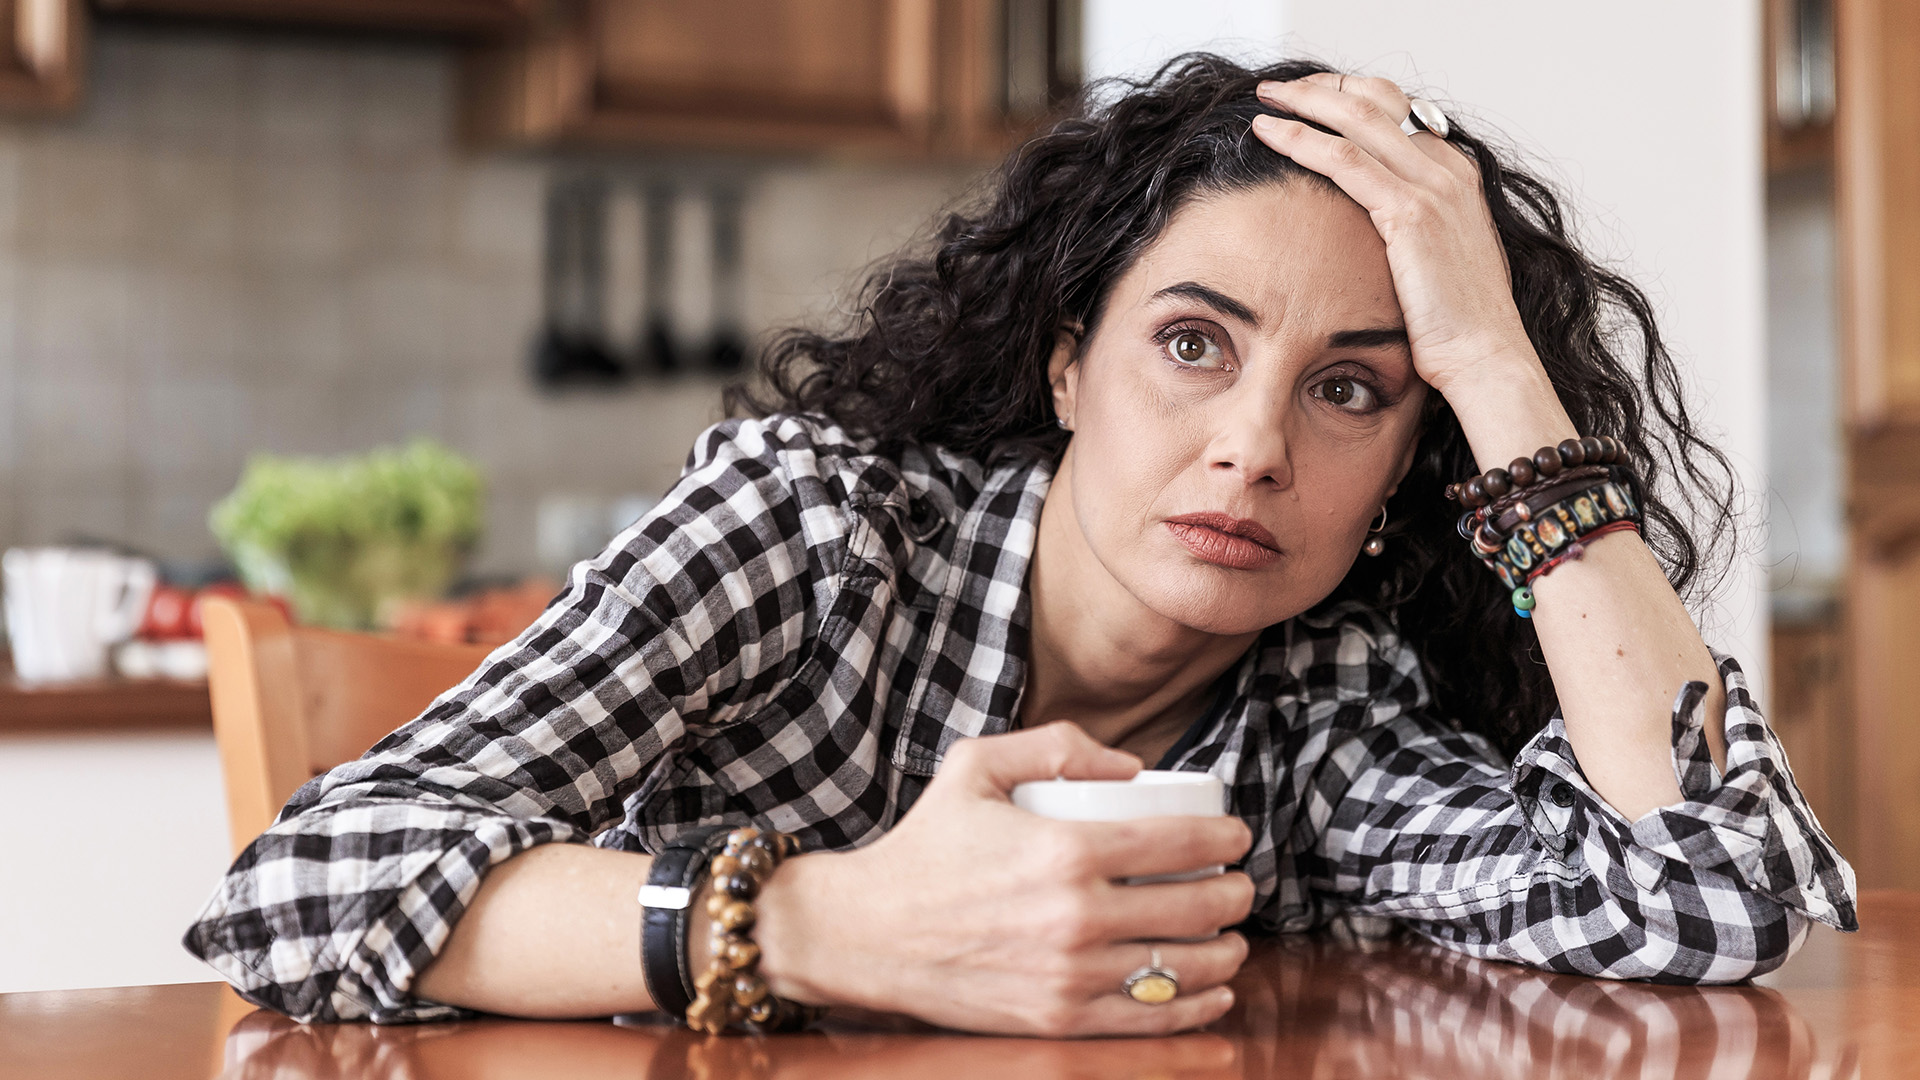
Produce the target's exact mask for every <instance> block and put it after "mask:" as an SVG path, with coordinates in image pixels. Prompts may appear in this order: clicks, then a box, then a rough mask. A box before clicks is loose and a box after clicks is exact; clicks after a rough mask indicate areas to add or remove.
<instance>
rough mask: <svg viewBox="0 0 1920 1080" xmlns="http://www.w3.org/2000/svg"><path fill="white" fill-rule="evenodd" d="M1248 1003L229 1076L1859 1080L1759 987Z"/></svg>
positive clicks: (319, 1032)
mask: <svg viewBox="0 0 1920 1080" xmlns="http://www.w3.org/2000/svg"><path fill="white" fill-rule="evenodd" d="M1235 987H1236V989H1237V990H1238V992H1239V995H1240V1004H1239V1005H1238V1006H1237V1007H1236V1008H1235V1010H1234V1011H1233V1013H1231V1014H1230V1015H1229V1016H1228V1017H1227V1018H1226V1019H1224V1020H1223V1021H1221V1022H1220V1023H1219V1024H1218V1025H1216V1026H1215V1029H1214V1030H1211V1031H1205V1032H1198V1033H1195V1034H1191V1035H1185V1036H1180V1037H1178V1038H1171V1039H1121V1040H1097V1041H1086V1042H1049V1041H1042V1040H1033V1039H1001V1038H982V1037H975V1036H963V1035H954V1034H951V1033H946V1032H939V1031H935V1030H932V1029H929V1028H925V1027H920V1026H917V1025H913V1024H911V1023H909V1022H904V1021H897V1020H889V1019H886V1018H836V1019H835V1020H833V1021H830V1022H829V1024H828V1025H827V1027H826V1028H825V1030H822V1031H819V1032H812V1033H808V1034H804V1035H792V1036H781V1037H777V1038H770V1039H752V1038H738V1039H707V1038H704V1037H698V1036H693V1035H690V1034H688V1033H686V1032H684V1031H680V1030H678V1029H674V1028H668V1027H662V1026H654V1025H639V1026H620V1025H615V1024H610V1023H538V1022H527V1021H511V1020H478V1021H469V1022H464V1023H454V1024H430V1025H419V1026H405V1027H388V1028H381V1027H375V1026H372V1025H368V1024H342V1025H313V1026H306V1025H300V1024H295V1023H293V1022H292V1021H289V1020H287V1019H285V1018H284V1017H280V1016H275V1015H273V1014H270V1013H264V1012H257V1013H253V1014H251V1015H249V1016H247V1017H245V1018H243V1019H241V1020H240V1021H239V1022H238V1023H237V1024H235V1025H234V1026H233V1028H232V1030H231V1031H230V1033H229V1034H228V1036H227V1042H226V1066H227V1068H226V1072H225V1075H226V1076H227V1077H230V1078H236V1080H240V1078H245V1080H255V1078H261V1080H263V1078H267V1077H276V1078H280V1077H293V1076H302V1077H379V1078H395V1080H399V1078H408V1080H416V1078H417V1080H426V1078H435V1077H448V1078H454V1077H458V1078H462V1080H488V1078H493V1077H501V1078H505V1077H514V1078H522V1077H539V1076H565V1077H578V1078H582V1080H595V1078H600V1077H622V1078H635V1080H638V1078H644V1080H678V1078H687V1080H719V1078H722V1077H769V1078H779V1080H808V1078H815V1077H818V1078H828V1077H832V1078H836V1080H843V1078H845V1080H864V1078H879V1077H888V1078H893V1077H902V1076H913V1077H929V1078H932V1077H943V1076H956V1077H957V1076H966V1077H980V1076H987V1077H995V1076H998V1077H1005V1078H1008V1080H1012V1078H1015V1077H1018V1078H1022V1080H1025V1078H1029V1077H1032V1078H1048V1077H1096V1076H1098V1077H1109V1076H1116V1077H1192V1078H1203V1077H1223V1078H1224V1077H1248V1078H1253V1077H1291V1076H1311V1077H1344V1076H1356V1077H1436V1078H1440V1077H1444V1078H1454V1077H1514V1078H1522V1077H1524V1078H1534V1077H1552V1076H1577V1077H1580V1078H1582V1080H1591V1078H1598V1077H1649V1078H1650V1077H1694V1076H1700V1077H1706V1076H1715V1077H1718V1076H1729V1077H1733V1076H1738V1077H1749V1076H1751V1077H1794V1078H1800V1077H1806V1078H1815V1077H1820V1078H1824V1077H1852V1076H1857V1075H1859V1072H1860V1067H1859V1060H1858V1054H1857V1053H1856V1052H1855V1050H1854V1048H1853V1047H1852V1045H1851V1044H1849V1043H1845V1042H1832V1043H1831V1044H1830V1043H1829V1042H1823V1041H1822V1040H1821V1039H1819V1038H1816V1036H1815V1032H1814V1031H1813V1028H1812V1026H1811V1025H1810V1024H1809V1023H1808V1022H1807V1021H1806V1020H1805V1019H1804V1018H1803V1017H1802V1016H1801V1015H1800V1013H1799V1012H1798V1011H1796V1010H1795V1008H1794V1007H1793V1005H1792V1004H1791V1003H1790V1002H1788V1001H1787V1000H1786V998H1784V997H1782V996H1781V995H1780V994H1779V993H1777V992H1776V991H1773V990H1770V989H1765V988H1761V987H1752V986H1747V987H1716V988H1708V989H1697V988H1691V987H1666V986H1649V985H1644V984H1638V983H1616V982H1602V981H1597V980H1592V979H1584V978H1579V977H1576V976H1566V975H1549V974H1544V973H1541V972H1537V971H1531V970H1528V969H1525V968H1520V967H1514V966H1510V965H1506V964H1493V963H1484V962H1481V961H1476V960H1472V959H1469V958H1467V957H1463V956H1460V955H1458V954H1455V953H1451V952H1447V951H1445V950H1441V949H1437V948H1434V947H1431V946H1424V945H1409V944H1392V945H1386V946H1375V947H1372V948H1368V947H1364V946H1355V945H1349V944H1341V943H1336V942H1333V941H1330V940H1326V939H1319V938H1311V939H1289V940H1283V941H1281V942H1276V943H1272V944H1266V945H1261V946H1258V947H1256V949H1255V951H1254V954H1253V956H1252V957H1251V958H1250V959H1249V961H1248V964H1247V966H1246V968H1245V969H1244V970H1243V971H1242V972H1241V974H1240V976H1239V978H1238V979H1237V980H1236V982H1235Z"/></svg>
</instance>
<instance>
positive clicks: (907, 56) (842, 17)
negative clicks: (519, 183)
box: [466, 0, 939, 150]
mask: <svg viewBox="0 0 1920 1080" xmlns="http://www.w3.org/2000/svg"><path fill="white" fill-rule="evenodd" d="M563 10H564V11H565V12H566V13H565V14H564V15H562V17H559V18H556V19H552V20H547V21H546V22H545V23H544V24H543V25H542V27H541V28H540V29H539V30H537V31H536V32H535V33H533V34H531V35H530V36H529V37H528V39H527V40H525V41H522V42H517V43H514V44H512V45H508V46H503V47H499V48H494V49H487V50H482V51H480V52H478V53H476V54H474V56H473V57H472V58H471V62H470V64H469V85H468V91H467V98H466V100H467V106H468V123H469V129H470V131H471V132H472V133H473V134H474V135H476V136H477V137H478V138H479V139H481V140H482V141H499V140H506V141H517V142H534V143H551V142H560V141H567V142H583V141H584V142H603V143H617V144H624V145H651V146H684V147H705V148H724V149H737V150H810V149H822V148H835V147H854V146H867V147H882V148H892V149H913V148H916V147H923V146H924V145H925V144H926V142H927V140H928V138H929V135H930V132H931V129H932V125H933V122H934V117H935V112H936V96H937V78H938V70H937V64H938V52H939V44H938V42H937V41H936V36H937V29H936V18H935V0H727V2H725V3H716V2H714V0H644V2H643V0H575V2H574V3H572V4H570V5H568V6H567V7H566V8H565V9H563Z"/></svg>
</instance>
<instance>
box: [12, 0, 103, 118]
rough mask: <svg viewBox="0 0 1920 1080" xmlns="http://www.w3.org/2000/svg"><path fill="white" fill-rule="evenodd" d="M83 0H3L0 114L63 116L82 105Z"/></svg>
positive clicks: (84, 15)
mask: <svg viewBox="0 0 1920 1080" xmlns="http://www.w3.org/2000/svg"><path fill="white" fill-rule="evenodd" d="M85 20H86V14H85V12H83V11H82V10H81V7H80V0H0V53H4V55H0V109H6V110H8V111H12V112H60V111H64V110H66V109H69V108H71V107H72V106H73V105H74V104H76V103H77V102H78V101H79V100H80V74H81V57H82V56H83V55H84V34H85V32H86V21H85Z"/></svg>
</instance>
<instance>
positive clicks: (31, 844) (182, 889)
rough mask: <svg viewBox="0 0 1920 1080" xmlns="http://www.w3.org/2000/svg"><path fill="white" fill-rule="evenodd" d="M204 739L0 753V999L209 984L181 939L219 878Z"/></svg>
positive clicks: (118, 741)
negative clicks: (26, 993) (15, 994)
mask: <svg viewBox="0 0 1920 1080" xmlns="http://www.w3.org/2000/svg"><path fill="white" fill-rule="evenodd" d="M221 791H222V788H221V786H220V762H219V759H218V757H216V756H215V754H214V749H213V737H212V736H211V735H194V734H179V735H141V736H123V735H100V736H65V737H58V738H51V737H50V738H25V737H12V738H8V739H7V740H5V742H4V743H3V744H0V821H4V822H6V828H5V829H3V830H0V993H8V992H11V991H16V990H61V989H70V988H76V987H87V986H122V985H129V984H144V983H172V982H205V981H209V980H212V979H214V978H216V976H215V975H214V973H213V971H212V969H210V968H208V967H206V966H205V965H203V964H202V963H200V961H198V960H196V959H194V958H193V957H192V956H190V955H188V954H187V952H186V950H184V949H182V948H181V947H180V935H181V934H182V933H184V932H185V931H186V928H187V924H188V923H189V922H191V921H193V917H194V916H195V915H196V914H198V913H199V911H200V908H201V907H202V906H203V905H204V904H205V903H206V901H207V898H208V897H209V896H211V895H212V894H213V888H214V886H215V885H216V884H218V882H219V880H220V875H221V873H222V872H224V871H225V870H226V868H227V859H228V852H227V810H226V806H225V805H224V804H223V802H222V795H221Z"/></svg>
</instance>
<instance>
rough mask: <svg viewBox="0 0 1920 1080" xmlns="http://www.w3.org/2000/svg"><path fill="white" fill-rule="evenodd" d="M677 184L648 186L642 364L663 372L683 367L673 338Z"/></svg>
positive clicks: (643, 215)
mask: <svg viewBox="0 0 1920 1080" xmlns="http://www.w3.org/2000/svg"><path fill="white" fill-rule="evenodd" d="M673 202H674V191H673V187H672V186H671V185H669V184H667V183H664V182H660V181H655V182H653V183H650V184H648V185H647V186H646V191H645V196H644V199H643V204H644V207H645V212H644V213H643V214H642V218H643V221H642V226H641V227H642V228H643V229H644V230H645V235H644V237H643V240H644V243H645V252H646V257H645V260H644V263H643V266H642V273H643V275H644V277H645V278H646V280H645V282H644V283H643V284H642V285H641V289H642V297H643V299H644V303H643V305H642V314H641V327H640V358H639V367H640V369H641V370H643V371H651V372H654V373H655V374H659V375H671V374H673V373H674V372H676V371H678V370H680V356H679V351H678V349H677V348H676V347H675V345H674V340H673V311H672V297H673V262H674V259H673V225H674V222H673Z"/></svg>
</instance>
